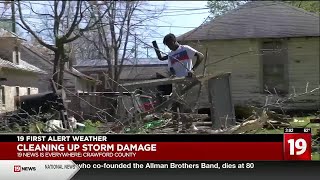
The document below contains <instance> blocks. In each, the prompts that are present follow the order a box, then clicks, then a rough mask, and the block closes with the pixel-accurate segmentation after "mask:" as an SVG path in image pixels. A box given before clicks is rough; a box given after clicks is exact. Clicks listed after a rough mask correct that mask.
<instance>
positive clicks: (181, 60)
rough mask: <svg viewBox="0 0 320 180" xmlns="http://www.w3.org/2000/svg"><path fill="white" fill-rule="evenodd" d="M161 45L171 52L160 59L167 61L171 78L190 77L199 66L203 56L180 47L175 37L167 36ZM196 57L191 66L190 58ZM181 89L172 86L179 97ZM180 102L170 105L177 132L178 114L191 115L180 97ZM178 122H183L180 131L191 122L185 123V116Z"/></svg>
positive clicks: (179, 85)
mask: <svg viewBox="0 0 320 180" xmlns="http://www.w3.org/2000/svg"><path fill="white" fill-rule="evenodd" d="M163 43H164V44H165V45H166V46H168V48H169V49H170V50H171V52H170V53H169V54H168V55H167V56H165V57H163V58H161V59H160V60H168V68H169V70H170V74H171V76H177V77H190V76H192V75H193V73H194V70H195V69H196V68H197V67H198V66H199V65H200V63H201V61H202V60H203V54H202V53H200V52H199V51H197V50H195V49H193V48H192V47H190V46H188V45H180V44H179V43H178V42H177V40H176V37H175V35H173V34H168V35H166V36H165V37H164V39H163ZM193 57H196V58H197V60H196V63H195V65H194V66H193V65H192V58H193ZM181 89H182V85H181V84H176V85H174V88H173V90H175V91H176V93H177V94H178V95H179V94H180V91H181ZM180 98H181V99H180V101H176V102H175V103H173V104H172V110H173V111H174V113H173V114H174V116H173V118H172V119H173V123H174V125H175V127H174V130H175V131H177V130H178V124H179V122H178V119H179V114H178V113H179V112H180V113H191V109H190V108H189V107H188V105H186V104H185V103H184V102H182V101H183V97H180ZM180 120H182V121H183V122H182V123H183V124H184V125H183V127H182V130H183V131H185V130H186V129H187V128H188V127H189V125H191V124H190V123H192V122H186V121H187V119H186V116H180Z"/></svg>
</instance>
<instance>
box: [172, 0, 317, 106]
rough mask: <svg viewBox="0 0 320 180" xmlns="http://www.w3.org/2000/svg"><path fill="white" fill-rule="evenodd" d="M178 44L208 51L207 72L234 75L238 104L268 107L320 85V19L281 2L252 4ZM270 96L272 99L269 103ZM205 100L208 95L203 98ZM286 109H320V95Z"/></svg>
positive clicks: (299, 99) (289, 103)
mask: <svg viewBox="0 0 320 180" xmlns="http://www.w3.org/2000/svg"><path fill="white" fill-rule="evenodd" d="M178 40H179V41H181V43H182V44H188V45H191V46H193V47H194V48H196V49H198V50H200V51H201V52H203V53H205V51H206V49H208V59H207V64H206V72H207V73H212V72H217V71H227V72H231V73H232V79H231V86H232V97H233V101H234V102H235V104H236V105H245V106H247V105H256V106H263V105H265V103H266V102H268V103H271V101H273V102H276V100H277V99H278V98H285V97H286V98H288V97H292V96H293V95H294V94H298V93H303V92H305V91H306V89H307V90H308V91H310V90H312V89H314V88H317V87H319V84H320V59H319V42H320V40H319V15H316V14H313V13H309V12H306V11H304V10H302V9H299V8H295V7H293V6H290V5H288V4H285V3H282V2H274V1H273V2H268V1H253V2H249V3H247V4H245V5H243V6H240V7H239V8H238V9H235V10H232V11H230V12H227V13H226V14H225V15H222V16H220V17H217V18H215V19H213V20H212V21H210V22H207V23H204V24H203V25H201V26H200V27H198V28H195V29H193V30H191V31H189V32H187V33H185V34H183V35H181V36H180V37H178ZM203 68H204V66H201V68H199V71H198V72H197V73H200V72H202V70H203ZM266 90H268V91H269V92H267V91H266ZM275 90H276V91H275ZM270 93H272V94H273V95H272V97H271V96H269V97H268V101H266V96H268V95H270ZM205 98H207V94H206V93H205V92H204V93H203V94H202V98H201V99H205ZM281 106H282V107H283V108H285V109H286V108H287V109H301V110H302V109H308V110H312V109H319V107H320V94H319V91H315V92H313V93H308V94H307V95H304V96H300V97H296V98H294V99H293V100H291V101H286V105H281Z"/></svg>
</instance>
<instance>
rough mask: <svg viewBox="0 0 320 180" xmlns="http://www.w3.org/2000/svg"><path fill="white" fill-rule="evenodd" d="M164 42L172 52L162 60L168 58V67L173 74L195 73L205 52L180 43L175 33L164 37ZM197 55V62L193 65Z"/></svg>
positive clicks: (182, 75) (178, 75) (185, 74)
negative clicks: (193, 59)
mask: <svg viewBox="0 0 320 180" xmlns="http://www.w3.org/2000/svg"><path fill="white" fill-rule="evenodd" d="M163 43H164V44H165V45H166V46H168V48H169V49H170V50H171V52H170V53H169V54H168V55H167V56H165V57H163V58H161V59H160V60H168V68H169V69H170V73H171V75H174V76H177V77H186V76H190V75H192V74H193V72H194V70H195V69H196V68H197V67H198V66H199V64H200V63H201V61H202V60H203V54H202V53H200V52H199V51H197V50H195V49H193V48H192V47H190V46H188V45H180V44H179V43H178V42H177V40H176V37H175V35H174V34H171V33H170V34H168V35H166V36H165V37H164V38H163ZM193 57H196V58H197V60H196V63H195V65H194V66H192V58H193Z"/></svg>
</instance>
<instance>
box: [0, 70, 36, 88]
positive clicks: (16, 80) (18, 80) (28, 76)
mask: <svg viewBox="0 0 320 180" xmlns="http://www.w3.org/2000/svg"><path fill="white" fill-rule="evenodd" d="M0 75H1V77H2V78H6V79H7V80H6V81H2V82H1V85H7V86H21V87H37V83H38V79H39V77H41V75H38V74H35V73H31V72H24V71H20V70H13V69H5V68H2V69H0Z"/></svg>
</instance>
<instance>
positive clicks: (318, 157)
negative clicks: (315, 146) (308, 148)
mask: <svg viewBox="0 0 320 180" xmlns="http://www.w3.org/2000/svg"><path fill="white" fill-rule="evenodd" d="M312 160H313V161H320V154H319V153H317V152H314V153H312Z"/></svg>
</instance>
